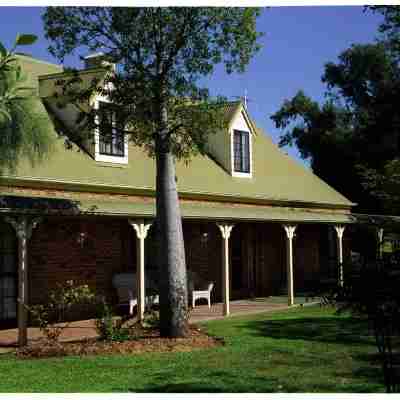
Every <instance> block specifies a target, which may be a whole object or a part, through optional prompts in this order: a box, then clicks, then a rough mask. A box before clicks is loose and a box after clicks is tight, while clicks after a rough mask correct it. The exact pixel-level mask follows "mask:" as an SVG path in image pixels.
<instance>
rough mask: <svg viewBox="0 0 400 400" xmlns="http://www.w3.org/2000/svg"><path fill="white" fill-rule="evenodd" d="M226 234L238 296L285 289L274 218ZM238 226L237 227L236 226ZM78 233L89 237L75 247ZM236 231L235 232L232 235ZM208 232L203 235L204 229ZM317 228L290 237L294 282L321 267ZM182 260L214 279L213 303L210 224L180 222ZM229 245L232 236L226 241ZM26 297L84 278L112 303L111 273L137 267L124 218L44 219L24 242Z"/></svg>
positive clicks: (217, 268) (37, 298) (214, 250)
mask: <svg viewBox="0 0 400 400" xmlns="http://www.w3.org/2000/svg"><path fill="white" fill-rule="evenodd" d="M233 229H234V231H233V232H232V236H231V240H236V241H239V246H241V251H242V271H241V272H240V273H241V274H242V277H241V278H242V282H243V286H244V288H243V295H246V296H248V295H250V294H253V295H256V296H268V295H274V294H278V293H279V291H280V289H282V288H284V287H285V285H284V281H285V279H284V278H285V273H286V272H285V271H286V250H285V232H284V230H283V228H282V226H281V225H280V224H273V223H269V224H268V223H241V224H238V225H237V226H235V227H234V228H233ZM235 230H236V231H235ZM79 232H86V233H87V235H88V238H87V241H86V243H85V244H84V245H83V247H81V245H80V244H79V243H78V241H77V239H78V234H79ZM235 232H236V233H235ZM204 234H207V235H204ZM321 234H322V233H321V227H320V226H318V225H299V227H298V228H297V236H296V239H295V242H294V282H295V288H296V289H300V288H302V287H303V286H304V285H305V284H306V283H307V281H309V280H311V279H314V278H315V277H317V276H318V273H319V264H320V254H319V242H320V237H321ZM184 238H185V247H186V263H187V268H188V269H189V270H192V271H195V273H196V275H197V276H198V277H199V278H200V279H201V281H204V282H207V281H213V282H215V289H214V291H213V301H220V300H221V293H222V288H221V281H222V279H221V277H222V256H221V251H222V250H221V246H222V239H221V234H220V232H219V230H218V227H217V226H216V224H215V223H213V222H184ZM154 240H155V239H154V235H153V234H152V233H151V231H150V235H149V237H148V239H147V240H146V249H147V250H146V251H147V254H148V257H147V265H148V266H149V265H150V264H151V265H152V266H153V267H155V266H156V262H157V261H156V257H155V253H156V246H154ZM230 245H231V247H232V246H233V244H232V241H231V243H230ZM29 252H30V255H29V282H30V301H31V302H33V303H36V302H41V301H43V300H45V299H46V296H47V294H48V292H49V290H51V289H53V288H55V287H56V284H57V283H58V282H60V283H62V282H65V281H66V280H74V281H76V282H77V283H87V284H88V285H89V286H90V287H91V288H92V289H93V290H94V291H96V293H97V294H104V295H106V296H107V298H108V299H109V300H111V301H116V300H117V299H116V293H115V291H114V289H113V288H112V276H113V275H114V274H115V273H118V272H124V271H134V270H135V269H136V236H135V233H134V231H133V229H132V227H131V226H130V225H129V224H128V222H127V220H126V219H120V220H119V219H112V218H86V219H72V218H70V219H67V218H64V219H56V218H53V219H52V218H48V219H45V220H44V221H43V222H42V223H40V224H39V225H38V227H37V228H36V229H35V230H34V232H33V235H32V238H31V240H30V243H29Z"/></svg>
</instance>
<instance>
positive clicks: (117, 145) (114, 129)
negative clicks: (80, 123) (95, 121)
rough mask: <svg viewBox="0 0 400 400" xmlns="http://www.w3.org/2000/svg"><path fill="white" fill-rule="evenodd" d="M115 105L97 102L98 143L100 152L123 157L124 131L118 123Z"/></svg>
mask: <svg viewBox="0 0 400 400" xmlns="http://www.w3.org/2000/svg"><path fill="white" fill-rule="evenodd" d="M117 115H118V114H117V112H116V108H115V106H113V105H112V104H110V103H105V102H99V144H100V148H99V151H100V154H104V155H107V156H119V157H123V156H124V155H125V154H124V153H125V148H124V133H123V130H122V129H121V126H120V125H118V120H117Z"/></svg>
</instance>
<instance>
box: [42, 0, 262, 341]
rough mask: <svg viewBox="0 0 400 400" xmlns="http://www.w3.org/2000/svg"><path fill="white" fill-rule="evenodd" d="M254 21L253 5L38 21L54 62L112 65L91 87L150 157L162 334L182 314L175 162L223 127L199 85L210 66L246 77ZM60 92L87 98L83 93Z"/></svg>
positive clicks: (94, 114) (108, 12) (52, 11)
mask: <svg viewBox="0 0 400 400" xmlns="http://www.w3.org/2000/svg"><path fill="white" fill-rule="evenodd" d="M258 15H259V10H258V9H254V8H197V7H191V8H183V7H182V8H159V7H158V8H156V7H154V8H100V7H98V8H93V7H49V8H47V10H46V12H45V14H44V15H43V20H44V24H45V31H46V37H47V38H48V39H50V41H51V46H50V52H51V53H52V54H53V55H55V56H56V57H58V58H59V59H60V60H63V59H64V57H65V56H66V55H68V54H71V53H73V52H75V51H91V52H93V51H95V52H99V51H101V52H103V53H104V59H105V60H107V61H109V62H111V63H112V64H114V65H117V68H116V70H115V71H110V73H109V74H108V76H107V79H106V82H105V84H104V85H102V86H101V87H99V85H98V84H93V85H92V89H94V90H97V91H98V92H100V94H102V95H105V96H107V97H108V98H109V100H110V101H111V102H112V104H114V105H115V106H116V107H117V109H118V111H117V113H118V118H119V121H121V123H120V124H119V126H118V127H117V129H119V130H123V133H124V134H126V135H129V137H130V139H131V140H132V141H133V142H134V143H135V144H136V145H139V146H142V147H144V148H145V149H146V150H147V151H148V152H149V154H150V155H152V156H154V157H155V160H156V171H157V172H156V175H157V176H156V191H157V194H156V200H157V201H156V204H157V228H158V233H159V244H160V246H159V249H160V254H159V259H160V261H159V267H160V287H161V288H160V289H161V292H160V327H161V334H163V335H166V336H184V335H185V333H186V322H185V321H186V316H187V312H186V308H187V289H186V268H185V252H184V245H183V233H182V222H181V217H180V211H179V203H178V195H177V187H176V177H175V165H174V160H175V159H179V158H183V159H186V160H189V159H190V157H191V155H193V154H195V153H199V152H200V153H205V152H206V151H207V138H208V136H209V135H211V134H213V133H215V132H217V131H218V130H220V129H221V128H223V127H225V126H226V123H227V121H224V118H223V106H222V105H221V104H220V103H221V101H220V99H211V98H210V96H209V93H208V90H207V89H206V88H204V87H201V86H200V84H199V79H200V78H201V77H204V76H207V75H210V74H211V73H212V72H213V70H214V66H215V65H216V64H218V63H223V64H224V65H225V69H226V71H227V72H228V73H231V72H233V71H238V72H243V71H244V69H245V67H246V65H247V64H248V63H249V61H250V59H251V57H252V56H253V55H254V54H255V53H256V52H257V50H258V49H259V45H258V43H257V39H258V38H259V36H260V34H259V33H258V32H257V31H256V26H255V21H256V17H257V16H258ZM67 84H68V82H67ZM64 86H65V85H64ZM75 87H76V86H75ZM68 96H69V101H71V100H74V102H75V103H79V102H83V101H87V100H88V98H89V97H90V90H89V91H86V93H84V94H82V93H79V90H76V91H75V93H72V94H71V91H69V94H68ZM84 114H86V115H85V116H84V117H82V115H81V116H80V120H79V122H82V121H83V122H84V121H86V125H87V126H89V131H90V129H91V128H90V125H92V126H93V125H96V123H97V122H98V121H99V119H101V118H102V116H101V115H99V114H101V112H100V113H99V111H96V110H90V111H89V112H84ZM111 127H112V123H110V124H109V128H110V129H109V130H111Z"/></svg>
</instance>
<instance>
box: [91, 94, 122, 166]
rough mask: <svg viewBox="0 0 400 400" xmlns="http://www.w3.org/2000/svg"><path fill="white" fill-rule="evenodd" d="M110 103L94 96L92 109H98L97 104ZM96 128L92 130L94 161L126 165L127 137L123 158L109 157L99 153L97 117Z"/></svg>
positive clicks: (104, 98)
mask: <svg viewBox="0 0 400 400" xmlns="http://www.w3.org/2000/svg"><path fill="white" fill-rule="evenodd" d="M101 102H103V103H110V101H109V100H108V99H107V98H106V97H104V96H100V95H98V96H96V98H95V99H94V104H93V107H94V109H95V110H98V109H99V104H100V103H101ZM95 123H96V127H95V130H94V159H95V160H96V161H100V162H108V163H113V164H128V160H129V157H128V137H127V136H126V135H124V155H123V156H111V155H107V154H101V153H100V129H99V117H98V115H96V117H95Z"/></svg>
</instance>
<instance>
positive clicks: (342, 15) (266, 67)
mask: <svg viewBox="0 0 400 400" xmlns="http://www.w3.org/2000/svg"><path fill="white" fill-rule="evenodd" d="M43 10H44V9H43V8H39V7H0V41H2V42H3V44H5V45H6V47H10V46H11V45H12V43H13V40H14V38H15V36H16V34H17V33H34V34H36V35H38V37H39V40H38V42H37V43H36V44H35V45H33V46H31V47H30V48H24V49H21V50H24V51H27V52H29V53H30V54H32V55H33V56H35V57H37V58H40V59H43V60H47V61H50V62H57V60H55V59H53V57H52V56H51V55H50V54H49V53H48V52H47V46H48V43H47V41H46V39H45V38H44V34H43V26H42V20H41V14H42V13H43ZM381 19H382V18H381V17H380V15H378V14H373V13H371V12H363V8H362V7H356V6H347V7H275V8H269V9H265V10H263V12H262V15H261V16H260V18H259V20H258V23H257V26H258V30H259V31H262V32H264V33H265V35H264V37H263V38H262V41H261V43H262V46H263V47H262V49H261V51H260V52H259V53H258V54H257V55H256V56H255V57H254V59H253V60H252V61H251V63H250V65H249V66H248V68H247V71H246V73H244V74H241V75H239V74H232V75H227V74H226V73H225V72H224V70H223V68H219V67H218V68H217V69H216V71H215V74H214V75H213V76H212V77H211V78H208V79H207V80H206V82H207V85H208V87H209V88H210V89H211V93H212V94H220V95H224V96H227V97H228V98H231V99H233V98H234V96H243V95H244V93H245V91H246V90H247V94H248V98H249V99H250V101H249V103H248V106H249V110H250V114H251V115H252V117H253V118H254V119H255V120H256V121H257V123H258V124H259V125H260V126H261V127H263V128H264V129H265V130H266V131H267V132H268V134H270V135H271V136H272V138H273V140H274V142H278V140H279V135H280V133H281V132H280V131H278V130H277V129H276V128H275V127H274V124H273V122H272V121H271V120H270V116H271V115H272V114H273V113H274V112H276V111H277V110H278V109H279V107H280V105H281V104H282V102H283V101H284V100H285V99H287V98H291V97H292V96H293V95H294V94H295V93H296V92H297V90H299V89H303V90H304V91H305V92H306V94H308V95H310V96H311V97H312V98H314V99H316V100H319V101H321V100H323V93H324V86H323V85H322V83H321V79H320V78H321V75H322V73H323V68H324V64H325V63H326V62H328V61H336V60H337V56H338V55H339V54H340V52H341V51H343V50H345V49H346V48H347V47H349V46H350V45H351V44H353V43H367V42H371V41H373V40H374V39H375V37H376V36H377V26H378V24H379V22H380V21H381ZM66 65H68V66H80V61H79V59H78V57H77V56H75V57H70V58H67V59H66ZM285 151H286V152H288V153H289V154H290V155H292V156H294V157H295V158H298V152H297V151H296V149H285Z"/></svg>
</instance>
